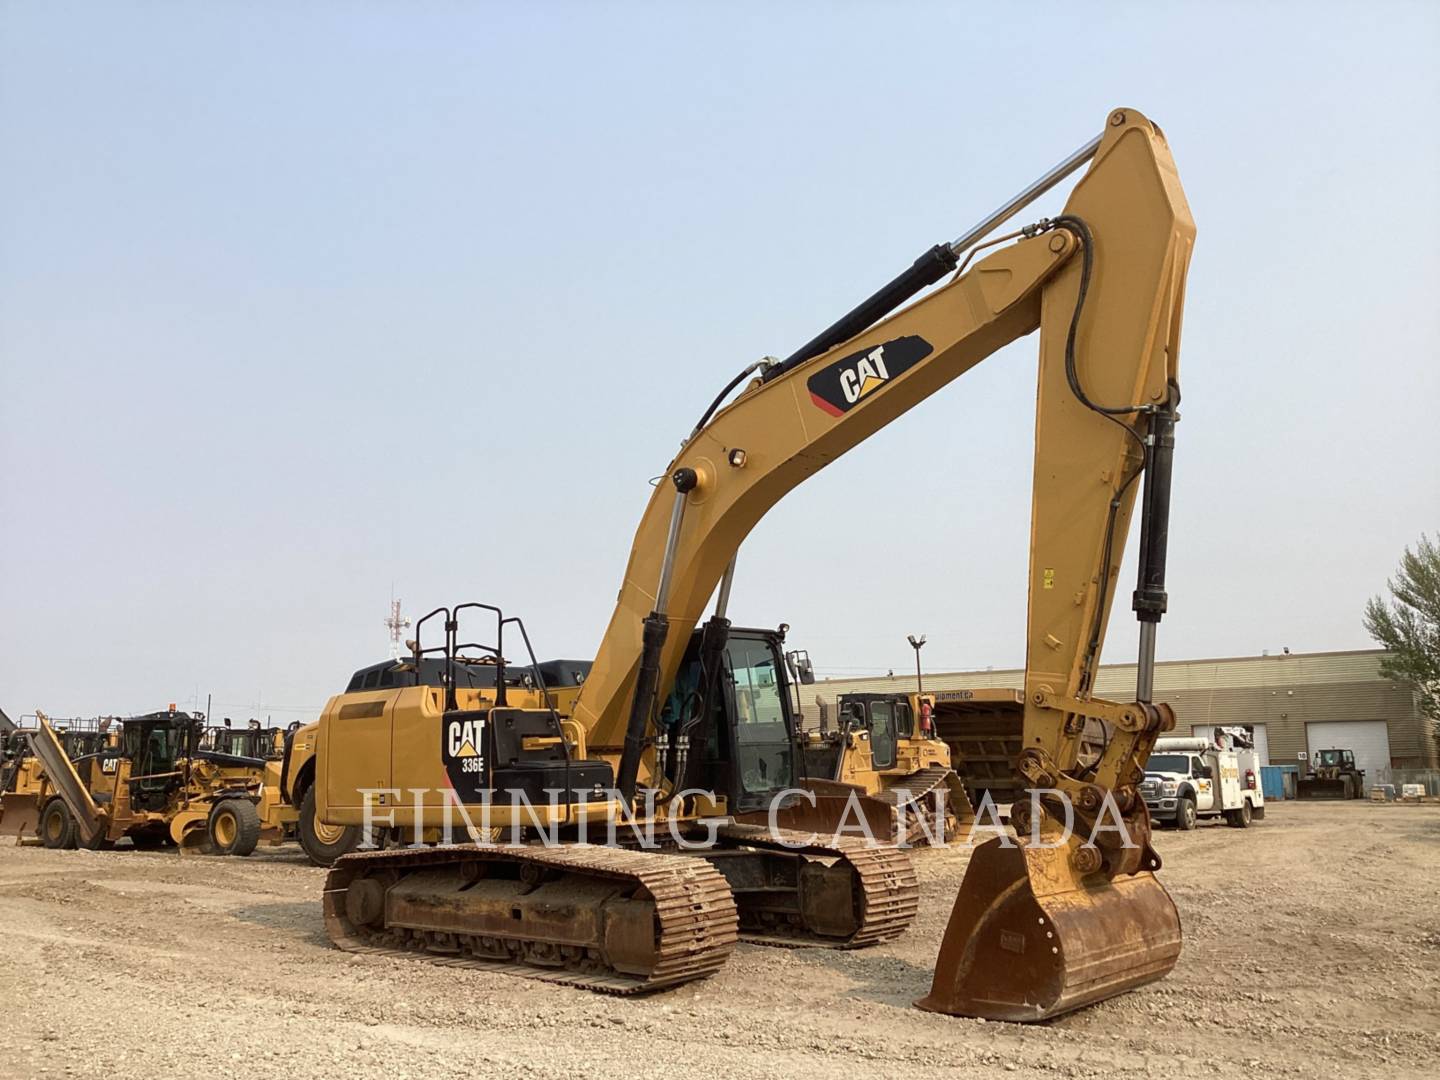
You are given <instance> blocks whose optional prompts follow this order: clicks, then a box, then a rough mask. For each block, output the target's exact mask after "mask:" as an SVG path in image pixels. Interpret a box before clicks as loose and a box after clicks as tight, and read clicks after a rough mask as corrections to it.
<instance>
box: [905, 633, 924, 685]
mask: <svg viewBox="0 0 1440 1080" xmlns="http://www.w3.org/2000/svg"><path fill="white" fill-rule="evenodd" d="M907 640H908V641H909V642H910V647H911V648H912V649H914V650H915V694H916V696H917V697H918V696H919V695H920V694H923V693H925V687H924V686H923V685H922V684H921V682H920V649H921V647H922V646H923V645H924V644H925V635H924V634H921V635H920V636H919V637H918V638H917V637H916V636H915V635H914V634H911V635H909V637H908V639H907Z"/></svg>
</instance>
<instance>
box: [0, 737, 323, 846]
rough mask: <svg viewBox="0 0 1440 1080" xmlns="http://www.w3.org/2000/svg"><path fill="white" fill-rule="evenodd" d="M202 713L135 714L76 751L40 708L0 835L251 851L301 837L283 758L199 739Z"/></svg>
mask: <svg viewBox="0 0 1440 1080" xmlns="http://www.w3.org/2000/svg"><path fill="white" fill-rule="evenodd" d="M203 727H204V721H203V720H202V719H201V718H200V717H198V716H190V715H188V714H185V713H181V712H176V711H173V710H171V711H166V712H156V713H150V714H147V715H144V716H135V717H128V718H125V719H123V720H120V721H119V722H118V723H117V724H116V725H115V730H116V733H117V738H116V739H115V741H114V743H113V745H107V746H106V747H105V748H103V749H101V750H99V751H96V752H94V753H90V754H82V755H79V756H77V757H74V758H72V757H70V756H68V755H67V754H66V753H65V751H64V746H63V744H62V742H61V740H60V738H59V737H58V735H57V733H56V732H55V731H54V729H53V728H51V726H50V724H49V722H48V721H47V720H46V719H45V717H44V716H43V715H42V716H41V717H40V725H39V727H38V728H36V729H35V730H33V731H26V732H25V733H24V738H25V749H24V761H23V763H22V766H21V768H20V769H19V770H18V771H17V774H16V779H15V782H14V784H13V785H12V786H11V788H10V789H8V790H6V791H5V792H4V795H3V804H0V805H3V813H0V835H10V836H18V837H20V838H21V839H22V841H23V840H25V839H33V840H36V841H38V842H39V843H41V844H43V845H44V846H46V847H50V848H72V847H87V848H92V849H95V848H102V847H109V846H112V845H113V844H114V843H115V842H116V841H118V840H120V839H122V838H128V839H129V840H130V841H131V842H132V844H133V845H134V846H136V847H138V848H157V847H165V846H170V845H179V846H180V847H181V849H182V850H189V851H201V852H205V853H207V854H218V855H248V854H250V853H251V852H252V851H254V850H255V847H256V845H257V844H258V843H259V842H260V841H261V840H262V839H264V840H266V841H267V842H269V843H280V842H282V841H284V840H285V839H287V838H293V836H294V831H295V820H296V815H295V813H294V811H293V810H291V808H290V807H288V806H286V805H285V804H284V802H283V800H281V799H280V797H279V788H278V781H279V765H278V763H273V762H272V763H267V762H264V761H261V760H258V759H254V758H245V757H238V756H234V755H229V754H222V753H218V752H215V751H212V750H204V749H201V748H200V745H199V744H200V738H201V734H202V731H203Z"/></svg>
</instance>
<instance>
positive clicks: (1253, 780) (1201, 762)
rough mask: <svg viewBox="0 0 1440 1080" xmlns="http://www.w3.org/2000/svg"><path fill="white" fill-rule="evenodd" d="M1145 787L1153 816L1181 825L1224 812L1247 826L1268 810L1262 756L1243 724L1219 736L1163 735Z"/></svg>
mask: <svg viewBox="0 0 1440 1080" xmlns="http://www.w3.org/2000/svg"><path fill="white" fill-rule="evenodd" d="M1140 793H1141V795H1143V796H1144V798H1145V805H1146V806H1147V807H1148V808H1149V810H1150V818H1151V820H1153V821H1155V822H1156V823H1158V824H1173V825H1174V826H1175V827H1176V828H1177V829H1193V828H1194V827H1195V824H1196V822H1198V821H1199V820H1200V819H1201V818H1203V817H1219V816H1221V815H1224V818H1225V823H1226V824H1227V825H1231V826H1233V827H1235V828H1237V829H1245V828H1249V826H1250V822H1251V821H1252V820H1254V819H1256V818H1263V817H1264V816H1265V795H1264V792H1263V791H1261V788H1260V760H1259V756H1258V755H1257V754H1256V752H1255V748H1254V746H1253V745H1251V743H1250V740H1249V738H1248V736H1247V735H1246V733H1245V731H1244V729H1243V728H1242V729H1239V730H1231V729H1225V728H1219V729H1217V730H1216V732H1215V736H1214V738H1213V739H1203V738H1166V739H1157V740H1156V742H1155V750H1154V752H1153V753H1151V755H1150V761H1149V762H1148V763H1147V764H1146V766H1145V780H1144V781H1143V782H1142V783H1141V785H1140Z"/></svg>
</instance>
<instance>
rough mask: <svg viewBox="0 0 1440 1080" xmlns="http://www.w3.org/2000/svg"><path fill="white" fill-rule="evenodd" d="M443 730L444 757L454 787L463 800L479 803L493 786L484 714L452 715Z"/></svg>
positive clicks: (441, 733)
mask: <svg viewBox="0 0 1440 1080" xmlns="http://www.w3.org/2000/svg"><path fill="white" fill-rule="evenodd" d="M441 722H442V724H443V725H444V726H443V727H442V728H441V729H440V757H441V759H442V763H443V764H444V766H445V776H446V778H447V779H448V780H449V781H450V787H451V788H452V789H453V790H454V792H455V794H456V795H457V796H458V797H459V798H460V801H461V802H463V803H474V802H479V801H480V800H481V799H482V798H483V796H484V792H485V789H486V788H487V787H488V786H489V781H490V776H489V772H490V770H489V768H488V762H487V761H486V760H485V754H486V749H485V724H486V723H487V721H486V718H485V715H484V714H483V713H481V714H479V715H477V714H475V713H471V714H469V715H465V714H463V713H462V714H458V715H457V714H454V713H452V714H450V715H449V716H446V717H445V718H444V719H443V720H442V721H441Z"/></svg>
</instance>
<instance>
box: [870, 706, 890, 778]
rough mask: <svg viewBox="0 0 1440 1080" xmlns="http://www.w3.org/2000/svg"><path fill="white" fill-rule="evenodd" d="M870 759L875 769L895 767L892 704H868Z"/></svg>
mask: <svg viewBox="0 0 1440 1080" xmlns="http://www.w3.org/2000/svg"><path fill="white" fill-rule="evenodd" d="M870 758H871V761H872V762H873V763H874V765H875V768H877V769H893V768H894V767H895V704H894V702H890V701H872V702H870Z"/></svg>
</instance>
